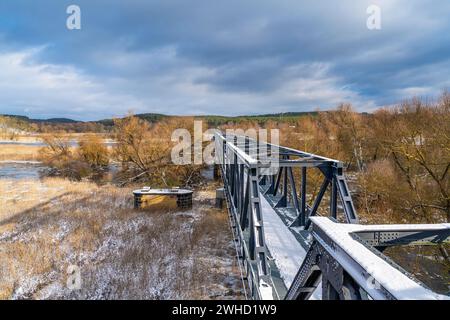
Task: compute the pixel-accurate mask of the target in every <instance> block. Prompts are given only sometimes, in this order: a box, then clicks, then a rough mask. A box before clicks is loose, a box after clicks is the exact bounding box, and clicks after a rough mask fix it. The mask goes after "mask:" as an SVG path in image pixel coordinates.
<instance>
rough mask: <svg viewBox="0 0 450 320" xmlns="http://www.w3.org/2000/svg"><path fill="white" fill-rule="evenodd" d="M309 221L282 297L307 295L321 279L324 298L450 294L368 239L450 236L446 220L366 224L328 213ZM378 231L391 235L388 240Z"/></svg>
mask: <svg viewBox="0 0 450 320" xmlns="http://www.w3.org/2000/svg"><path fill="white" fill-rule="evenodd" d="M311 221H312V224H313V227H312V236H313V239H314V240H313V242H312V244H311V246H310V248H309V250H308V253H307V255H306V258H305V260H304V261H303V263H302V265H301V267H300V269H299V271H298V273H297V275H296V277H295V279H294V281H293V284H292V286H291V288H290V289H289V290H288V293H287V294H286V297H285V298H286V299H295V300H297V299H299V300H302V299H309V298H310V297H311V295H312V293H313V292H314V291H315V290H316V289H317V288H318V285H319V283H320V282H321V283H322V288H321V290H322V292H321V294H322V299H357V300H360V299H438V300H441V299H449V298H450V297H448V296H445V295H441V294H437V293H435V292H433V291H431V290H430V289H428V288H427V287H426V286H425V285H423V284H422V283H420V282H419V281H417V280H416V279H415V278H414V277H413V276H412V275H411V274H409V273H408V272H406V271H405V270H403V269H402V268H401V267H399V266H398V265H396V264H395V262H393V261H392V260H390V259H389V258H387V257H386V256H384V255H383V254H381V253H380V252H378V251H377V250H375V249H374V248H373V247H371V246H370V245H369V244H371V245H376V246H383V245H392V244H393V243H394V242H395V243H396V244H397V245H399V244H406V243H407V244H410V243H416V244H422V243H423V242H421V241H422V240H425V243H427V244H437V243H443V242H448V241H449V239H450V224H438V225H370V226H364V225H350V224H339V223H336V222H334V221H332V220H330V219H329V218H326V217H315V218H312V219H311ZM380 233H382V234H384V235H389V236H388V238H389V240H388V243H386V242H384V240H381V239H383V237H381V236H380V235H381V234H380ZM405 237H406V238H408V240H407V241H404V240H403V239H405ZM385 239H386V238H385ZM371 241H372V242H371ZM396 241H397V242H396Z"/></svg>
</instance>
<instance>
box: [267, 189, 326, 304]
mask: <svg viewBox="0 0 450 320" xmlns="http://www.w3.org/2000/svg"><path fill="white" fill-rule="evenodd" d="M260 199H261V211H262V213H263V221H264V234H265V239H266V245H267V248H268V249H269V251H270V254H271V256H272V257H273V258H274V260H275V264H276V266H277V267H278V269H279V271H280V275H281V278H282V279H283V282H284V284H285V286H286V287H287V288H289V287H290V286H291V284H292V281H294V278H295V275H296V274H297V271H298V270H299V269H300V266H301V264H302V262H303V260H304V259H305V257H306V251H305V249H304V248H303V247H302V245H301V244H300V243H299V242H298V240H297V239H296V238H295V237H294V235H293V234H292V232H290V231H289V229H288V228H287V226H286V225H285V224H284V223H283V221H282V220H281V219H280V217H279V216H278V214H277V213H276V212H275V210H274V209H273V208H272V207H271V206H270V204H269V202H268V201H267V200H266V198H265V197H264V196H261V197H260ZM320 287H321V286H320V285H319V286H318V288H320ZM311 299H321V290H319V289H316V291H314V293H313V295H312V296H311Z"/></svg>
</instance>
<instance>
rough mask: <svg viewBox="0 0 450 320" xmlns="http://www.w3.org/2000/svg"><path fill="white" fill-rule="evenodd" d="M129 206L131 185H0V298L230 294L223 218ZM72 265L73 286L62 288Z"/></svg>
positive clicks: (235, 291) (234, 293)
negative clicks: (76, 276)
mask: <svg viewBox="0 0 450 320" xmlns="http://www.w3.org/2000/svg"><path fill="white" fill-rule="evenodd" d="M212 195H213V193H211V192H199V193H197V196H196V197H197V199H196V200H197V201H195V203H196V204H195V206H194V208H193V210H192V211H185V212H174V211H171V212H167V208H161V209H155V208H152V209H151V210H150V211H149V210H133V208H132V206H133V203H132V195H131V189H119V188H116V187H113V186H104V187H98V186H97V185H95V184H92V183H87V182H78V183H75V182H69V181H66V180H62V179H46V180H44V181H42V182H37V181H20V182H17V181H6V180H0V207H1V208H2V210H1V211H0V261H2V264H1V268H0V279H1V280H0V298H3V299H9V298H13V299H23V298H31V299H45V298H48V299H54V298H62V299H67V298H79V299H174V298H181V299H192V298H199V299H209V298H217V297H220V298H226V297H230V298H237V297H239V292H240V291H239V290H240V289H239V286H238V284H239V279H238V276H237V272H236V267H235V266H234V260H233V259H234V258H233V254H234V252H233V249H232V241H231V238H230V235H229V233H228V230H229V229H228V225H227V223H228V222H227V220H226V219H227V215H226V213H225V212H223V211H217V210H215V209H213V208H211V206H210V203H212V199H209V197H211V196H212ZM69 265H76V266H78V267H80V270H81V277H82V288H81V289H80V290H70V289H68V288H67V287H66V285H65V284H66V280H67V273H66V270H67V267H68V266H69Z"/></svg>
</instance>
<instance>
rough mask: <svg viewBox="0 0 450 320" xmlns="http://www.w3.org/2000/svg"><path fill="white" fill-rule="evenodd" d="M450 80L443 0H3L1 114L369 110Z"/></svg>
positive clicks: (449, 25) (435, 92) (426, 93)
mask: <svg viewBox="0 0 450 320" xmlns="http://www.w3.org/2000/svg"><path fill="white" fill-rule="evenodd" d="M69 5H78V6H79V8H80V10H81V29H80V30H69V29H68V28H67V26H66V20H67V18H68V17H69V14H67V12H66V10H67V7H68V6H69ZM370 5H377V6H378V7H379V8H380V17H381V19H380V27H381V28H380V29H375V30H371V29H369V28H368V27H367V19H368V18H369V16H370V14H368V13H367V11H366V10H367V8H368V7H369V6H370ZM449 75H450V1H448V0H433V1H431V0H386V1H385V0H369V1H366V0H339V1H338V0H327V1H325V0H314V1H313V0H310V1H307V0H296V1H294V0H272V1H266V0H226V1H225V0H221V1H219V0H214V1H213V0H179V1H175V0H159V1H152V0H127V1H122V0H96V1H93V0H70V1H66V0H39V1H36V0H27V1H25V0H2V1H1V2H0V114H19V115H25V116H29V117H32V118H41V119H43V118H54V117H66V118H72V119H76V120H98V119H104V118H110V117H115V116H122V115H125V114H127V113H128V112H133V113H145V112H152V113H164V114H173V115H202V114H218V115H243V114H265V113H278V112H289V111H312V110H318V109H320V110H329V109H333V108H335V107H336V106H337V105H339V104H340V103H351V104H352V105H353V107H354V108H355V109H356V110H358V111H367V112H371V111H373V110H375V109H376V108H379V107H382V106H390V105H394V104H396V103H399V102H401V101H402V100H404V99H408V98H411V97H413V96H419V97H423V98H427V99H428V98H430V99H432V98H434V97H437V96H439V94H440V93H441V92H442V91H443V90H447V89H449V88H450V76H449Z"/></svg>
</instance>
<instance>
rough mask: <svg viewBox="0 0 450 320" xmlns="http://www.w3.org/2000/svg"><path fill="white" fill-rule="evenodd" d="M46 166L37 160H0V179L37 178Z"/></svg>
mask: <svg viewBox="0 0 450 320" xmlns="http://www.w3.org/2000/svg"><path fill="white" fill-rule="evenodd" d="M46 169H47V167H45V166H43V165H42V164H40V163H39V162H27V161H11V162H8V161H3V162H2V161H0V179H8V180H11V179H12V180H20V179H27V180H29V179H32V180H35V179H36V180H37V179H39V178H40V175H41V173H42V172H43V171H45V170H46Z"/></svg>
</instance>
